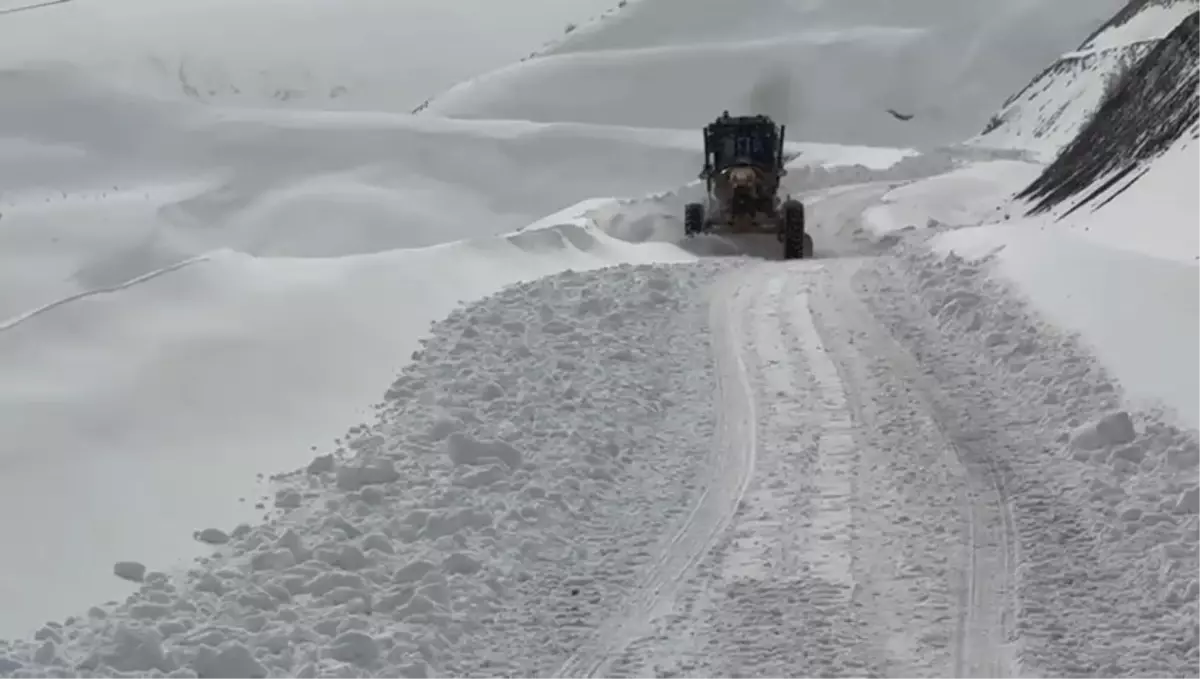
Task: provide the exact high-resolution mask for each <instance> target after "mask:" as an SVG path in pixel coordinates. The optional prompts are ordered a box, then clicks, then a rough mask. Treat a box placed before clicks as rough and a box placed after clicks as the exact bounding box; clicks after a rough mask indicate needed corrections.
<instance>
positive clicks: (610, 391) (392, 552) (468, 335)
mask: <svg viewBox="0 0 1200 679" xmlns="http://www.w3.org/2000/svg"><path fill="white" fill-rule="evenodd" d="M545 235H546V234H545V233H538V234H522V235H519V236H515V237H514V240H515V241H516V242H518V243H519V242H522V241H524V240H525V239H526V238H527V237H528V236H545ZM458 254H467V253H458ZM487 261H495V260H494V258H491V257H488V258H487ZM476 263H480V262H479V261H478V260H477V261H469V262H468V263H467V264H468V265H470V264H476ZM381 264H382V262H381ZM387 264H388V265H389V269H391V270H392V271H397V270H398V269H397V266H396V265H397V262H387ZM410 264H411V263H410ZM304 265H305V266H311V263H307V264H304ZM414 273H415V272H414ZM529 273H530V274H532V275H536V273H537V272H529ZM394 275H398V274H394ZM709 277H710V274H709V273H708V272H707V270H706V269H705V268H704V267H687V268H681V269H672V268H670V267H664V266H661V265H657V266H639V267H632V266H620V267H616V268H612V269H608V270H606V271H603V272H598V273H594V274H589V273H580V272H568V273H564V274H561V275H558V276H554V277H550V278H544V279H541V280H538V281H536V282H531V283H527V284H524V285H519V286H515V287H511V288H508V289H506V290H505V291H503V292H501V293H499V294H497V295H494V296H491V297H489V298H487V299H485V300H482V301H480V302H479V303H476V304H473V305H470V306H467V307H464V308H461V309H459V310H457V311H456V312H454V313H452V314H451V315H450V316H449V317H448V318H447V319H446V320H444V321H441V322H439V323H437V324H436V325H435V326H434V327H433V332H432V335H431V336H430V337H429V338H428V339H427V340H426V341H424V342H423V343H422V344H423V346H422V348H421V349H420V350H419V351H418V352H417V353H416V354H414V357H413V358H414V362H413V363H412V364H410V365H409V366H408V367H407V368H405V370H404V371H403V372H402V373H401V375H400V377H399V378H398V379H397V380H396V382H395V383H394V384H393V385H392V386H391V388H390V389H389V390H388V392H387V395H386V399H385V401H384V402H383V403H381V404H380V405H379V406H377V410H378V411H379V412H378V419H377V420H376V421H375V422H374V423H368V424H363V425H361V426H358V427H354V428H353V429H352V430H351V436H350V437H348V439H347V440H345V441H343V442H342V443H343V445H342V446H341V447H339V449H338V450H337V451H336V452H335V453H334V454H332V455H321V456H318V457H316V458H315V459H314V460H312V462H311V463H310V464H308V466H307V467H306V468H305V469H302V470H300V471H298V472H297V473H295V474H290V475H285V477H284V478H281V479H280V485H279V487H278V490H277V492H276V494H275V496H274V498H273V504H274V507H275V508H276V509H278V512H275V513H274V514H275V515H274V516H273V517H272V518H271V520H269V521H268V522H267V523H266V524H263V525H259V526H257V527H250V526H249V525H241V526H238V527H236V528H232V526H230V528H232V530H229V529H228V528H225V526H226V525H228V524H223V525H222V530H217V529H215V528H214V529H212V530H208V531H205V532H204V533H205V534H206V535H207V536H208V538H209V539H210V540H211V541H213V542H217V543H221V544H222V546H219V547H218V548H216V551H215V552H214V554H213V555H212V557H211V558H210V559H203V560H201V562H200V563H199V564H198V565H197V566H195V567H194V568H193V569H192V570H191V571H189V572H188V573H187V574H186V575H180V576H179V577H170V576H168V575H166V574H163V573H160V572H155V571H153V570H151V571H150V572H145V573H142V572H141V571H140V570H139V571H138V573H136V574H135V575H141V577H140V578H135V579H138V580H140V581H141V582H140V584H138V585H136V588H137V589H136V591H134V592H133V593H132V594H131V595H130V596H129V597H128V598H127V599H126V600H125V601H124V602H122V603H114V604H111V605H105V606H99V607H96V608H93V609H92V610H91V611H90V612H88V614H87V615H86V616H81V617H74V618H69V619H67V620H66V621H65V622H63V623H62V624H51V625H48V626H46V627H45V628H43V629H42V631H40V632H39V633H38V634H37V636H36V639H35V640H31V641H29V642H16V643H15V644H7V645H6V644H0V674H5V675H8V674H12V673H13V672H14V671H25V672H35V673H39V674H47V673H50V674H54V675H56V676H69V675H70V674H71V673H73V672H82V673H85V674H87V675H88V676H109V675H112V674H113V673H115V672H137V673H147V672H153V671H155V670H157V671H159V672H177V673H186V672H188V671H190V672H193V673H195V674H199V675H200V676H251V677H256V676H267V674H268V673H271V674H281V675H286V676H330V675H337V676H343V675H346V674H347V673H351V674H357V673H362V672H370V673H371V674H372V675H376V674H378V675H386V676H405V677H410V676H411V677H417V676H433V675H454V676H461V675H470V674H479V673H484V674H520V675H523V676H534V675H541V674H547V673H551V672H553V670H554V667H556V666H557V664H560V663H561V662H562V660H563V659H564V658H565V655H566V653H567V652H569V649H571V648H573V646H574V644H576V643H578V642H579V641H580V640H581V639H582V637H583V636H584V635H586V634H588V633H589V630H590V628H591V627H593V626H594V625H595V624H596V621H598V620H599V619H602V618H603V617H605V616H606V615H607V614H609V613H611V611H609V610H608V609H609V608H611V607H612V606H613V605H615V604H616V602H618V601H619V600H620V598H619V597H618V596H616V593H617V592H618V591H619V590H620V589H621V588H622V587H629V586H632V584H633V581H634V580H635V579H636V578H637V576H638V569H637V568H636V566H637V565H639V564H644V563H647V562H650V561H652V560H654V559H656V558H657V555H658V554H659V553H660V552H661V551H662V550H664V549H667V548H669V546H668V545H664V544H661V543H660V542H659V536H660V535H661V536H662V537H664V538H665V537H666V536H668V535H669V532H668V531H667V530H666V529H667V528H668V527H669V526H670V525H673V524H677V523H680V522H684V521H686V520H687V512H686V509H687V508H688V507H689V506H690V504H691V502H692V497H693V495H694V494H695V493H698V492H700V488H698V487H696V486H694V485H693V484H692V483H690V482H689V481H688V479H689V478H691V477H692V476H693V475H695V474H696V473H698V472H699V471H701V470H702V469H703V465H705V464H706V460H707V458H708V455H707V452H708V448H709V439H710V437H711V435H712V423H711V422H709V421H705V420H703V419H700V420H697V419H696V418H695V417H694V416H693V413H694V412H695V411H694V408H693V404H695V403H698V402H703V401H704V400H705V399H707V398H708V395H710V394H711V393H712V390H713V389H714V385H713V376H712V370H711V366H708V364H707V363H706V360H707V357H708V347H707V332H706V328H705V319H706V317H707V316H706V306H705V304H704V300H705V297H704V296H703V295H699V294H696V289H697V288H698V287H700V286H702V285H704V284H705V281H707V280H708V278H709ZM415 292H416V291H414V294H415ZM423 292H428V291H423ZM405 320H406V321H409V322H411V319H405ZM339 330H342V331H344V330H346V328H340V329H339ZM347 334H354V331H353V329H351V332H349V333H347ZM339 348H340V347H339ZM346 348H347V349H350V350H353V348H352V347H346ZM206 490H211V489H206ZM158 511H159V513H160V514H162V513H165V512H163V511H162V510H161V508H160V509H159V510H158ZM201 525H203V524H201ZM226 531H227V532H226ZM210 549H211V548H210ZM136 566H137V564H129V565H127V566H126V568H125V571H126V572H130V571H131V570H132V569H134V568H136ZM5 580H6V581H7V578H6V579H5ZM131 588H132V587H131Z"/></svg>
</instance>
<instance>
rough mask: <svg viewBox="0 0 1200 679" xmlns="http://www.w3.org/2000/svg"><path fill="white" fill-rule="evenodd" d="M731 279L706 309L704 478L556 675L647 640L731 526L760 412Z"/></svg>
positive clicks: (604, 665)
mask: <svg viewBox="0 0 1200 679" xmlns="http://www.w3.org/2000/svg"><path fill="white" fill-rule="evenodd" d="M734 280H735V279H732V278H730V279H726V280H725V281H723V284H722V285H718V294H717V297H716V299H715V301H714V303H713V304H712V306H711V307H710V317H709V320H710V327H711V328H712V329H713V345H714V352H715V354H716V359H717V384H718V389H717V404H716V407H717V441H716V442H715V444H714V446H713V448H712V449H711V450H710V453H709V464H710V470H711V473H710V476H709V484H708V486H707V487H706V488H705V489H704V491H703V492H701V494H700V496H699V498H698V499H697V502H696V504H695V505H694V506H693V508H692V511H691V512H690V513H689V514H688V516H687V517H686V519H684V521H683V522H682V523H681V525H680V526H679V528H678V529H677V530H676V531H675V533H674V534H673V536H672V537H671V539H670V540H669V541H668V543H667V545H666V547H665V549H664V551H663V553H662V554H661V555H660V557H659V559H658V560H657V561H656V562H655V564H654V565H653V566H652V567H651V568H650V569H649V571H648V572H647V574H646V576H645V578H644V579H643V581H642V582H641V584H640V585H639V586H638V587H637V589H636V590H635V591H634V592H633V593H632V594H631V595H630V596H629V597H628V598H627V600H626V603H625V605H624V606H623V607H622V608H621V609H620V612H619V613H618V614H616V615H614V616H612V617H611V618H609V619H608V620H607V621H606V622H604V623H603V624H602V625H601V626H600V628H599V629H598V630H597V631H596V634H595V635H594V637H593V640H592V641H591V642H590V643H587V644H585V645H584V646H583V647H582V648H581V649H580V650H578V651H576V652H575V653H573V654H572V655H571V656H570V657H569V658H568V659H567V660H566V661H565V662H564V663H563V664H562V666H561V667H560V668H559V670H558V672H557V673H556V675H555V676H560V677H571V676H586V677H591V676H595V675H601V676H608V675H610V674H612V672H611V668H612V665H613V663H614V662H615V661H616V660H618V659H619V657H620V655H621V654H622V653H623V652H624V651H625V650H626V649H627V648H628V647H629V646H630V644H632V643H634V642H635V641H636V640H638V639H639V638H644V637H645V636H646V635H647V633H649V632H650V631H651V629H652V625H653V621H654V620H655V619H656V618H659V617H661V616H663V615H665V614H666V613H668V612H669V611H670V609H671V608H672V607H673V605H674V600H675V597H676V595H677V594H678V591H679V589H680V587H681V585H682V584H684V583H685V582H686V580H687V576H688V574H689V572H690V571H691V570H692V568H693V567H694V566H695V565H696V563H697V562H698V561H699V560H700V558H701V557H703V556H704V555H705V554H706V553H707V552H708V550H709V548H710V547H711V546H712V544H713V542H714V541H715V540H716V538H717V536H718V535H720V534H721V532H722V531H723V530H724V529H725V528H726V527H727V526H728V525H729V522H730V520H731V519H732V517H733V514H734V512H735V511H736V509H737V507H738V504H739V502H740V501H741V499H742V496H743V495H744V494H745V492H746V487H747V485H748V483H749V481H750V479H751V477H752V476H753V474H754V464H755V457H756V454H757V434H756V432H755V423H756V422H757V415H756V412H755V401H754V398H753V392H752V390H751V387H750V378H749V375H748V370H747V367H746V362H745V358H744V356H743V355H742V352H741V351H739V350H738V347H740V346H742V345H744V340H743V338H742V337H741V333H742V332H743V331H744V324H743V323H741V322H739V319H740V318H741V316H743V315H744V314H745V307H746V304H747V303H748V302H747V296H746V295H745V294H744V292H745V290H744V289H743V288H741V287H735V288H733V289H732V290H730V291H728V292H726V291H725V290H724V288H725V287H726V286H729V285H732V284H733V283H734ZM722 293H723V294H722ZM749 299H750V300H751V301H752V300H753V297H752V296H750V297H749Z"/></svg>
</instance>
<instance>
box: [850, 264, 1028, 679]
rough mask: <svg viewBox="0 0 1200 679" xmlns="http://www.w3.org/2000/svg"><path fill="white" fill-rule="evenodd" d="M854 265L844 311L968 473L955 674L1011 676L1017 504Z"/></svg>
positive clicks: (1014, 662)
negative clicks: (862, 298) (884, 317)
mask: <svg viewBox="0 0 1200 679" xmlns="http://www.w3.org/2000/svg"><path fill="white" fill-rule="evenodd" d="M853 273H854V270H851V269H844V268H838V269H837V270H836V273H835V275H834V285H835V286H837V287H838V288H840V290H839V291H838V293H837V298H838V299H840V300H842V301H843V302H842V304H841V305H840V310H841V312H842V313H843V314H846V315H847V316H852V317H857V319H858V322H857V325H858V327H870V328H874V329H876V330H877V332H873V333H872V336H873V337H876V338H878V339H879V342H877V343H876V344H875V346H874V347H873V348H874V349H875V350H877V351H880V352H882V353H883V354H885V355H886V357H887V360H888V362H889V363H890V364H891V365H892V367H893V368H894V369H895V370H896V371H897V372H898V373H899V375H898V377H901V378H902V379H903V380H904V381H905V382H907V383H908V384H911V385H913V386H915V387H916V389H915V390H914V391H913V394H912V396H913V397H914V398H917V399H920V401H921V402H922V405H923V406H924V410H925V411H926V412H929V413H931V414H932V415H933V416H934V419H933V424H934V425H935V426H936V427H937V429H938V430H939V431H940V432H941V435H942V437H943V438H944V440H945V441H946V443H947V444H948V445H949V446H950V449H951V452H952V453H953V454H954V455H955V456H956V457H957V459H958V463H959V465H961V467H962V469H963V471H965V472H966V481H967V483H968V489H967V502H966V510H967V517H966V519H967V527H968V547H969V550H970V552H969V554H970V556H969V560H968V562H967V568H966V569H965V572H964V573H963V587H964V589H963V593H962V597H961V599H960V601H961V609H960V618H959V622H958V628H957V630H956V634H955V650H954V676H981V677H1006V676H1014V674H1015V672H1016V670H1017V669H1018V668H1017V667H1016V661H1015V659H1014V658H1013V657H1012V656H1013V654H1012V653H1011V652H1009V651H1011V649H1010V648H1009V642H1010V641H1011V640H1012V639H1013V636H1014V630H1013V629H1012V625H1013V623H1014V615H1015V611H1016V600H1015V595H1016V587H1015V567H1016V564H1017V559H1018V554H1017V552H1016V550H1017V539H1016V529H1015V524H1014V519H1013V516H1012V507H1011V504H1010V499H1009V496H1008V493H1007V490H1006V489H1005V487H1004V484H1003V483H1002V478H1003V477H1002V476H1001V474H1000V471H999V470H998V469H997V466H996V462H995V460H993V459H991V457H989V456H988V455H987V454H978V455H973V454H971V453H970V452H969V451H968V450H965V449H964V446H963V442H964V441H967V440H969V439H970V438H971V436H972V434H970V433H968V432H966V431H963V430H962V429H961V428H960V427H958V426H954V424H953V423H952V422H949V421H948V414H947V413H946V412H945V410H944V408H942V407H941V405H940V403H939V402H937V398H936V397H935V395H934V392H933V390H934V389H936V386H935V385H933V384H932V383H931V381H930V379H929V378H928V377H927V376H926V375H925V374H924V373H922V371H921V370H919V368H918V366H917V364H916V361H915V359H914V358H913V357H912V356H911V354H909V353H908V352H907V351H905V350H904V348H903V347H902V346H901V345H900V344H899V343H898V342H897V341H896V339H895V338H894V337H893V336H892V335H891V333H890V332H888V331H887V330H886V329H885V328H884V327H883V326H882V325H881V324H880V323H879V322H878V321H876V320H875V318H874V316H873V315H872V314H871V313H870V312H869V311H867V309H865V308H864V307H863V306H861V303H860V302H858V301H857V300H858V299H859V297H857V296H856V295H855V291H854V287H853V283H852V281H851V276H852V275H853Z"/></svg>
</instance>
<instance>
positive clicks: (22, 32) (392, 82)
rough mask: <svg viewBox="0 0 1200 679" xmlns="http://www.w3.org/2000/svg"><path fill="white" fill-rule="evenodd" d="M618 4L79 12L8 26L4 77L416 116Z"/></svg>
mask: <svg viewBox="0 0 1200 679" xmlns="http://www.w3.org/2000/svg"><path fill="white" fill-rule="evenodd" d="M11 4H14V5H15V4H17V3H11ZM20 4H34V3H32V2H30V3H20ZM614 4H616V0H570V1H569V2H563V1H562V0H518V1H517V2H505V3H503V4H498V3H495V2H491V1H489V0H415V1H414V0H407V1H406V2H403V3H396V2H389V1H387V0H359V1H357V2H354V3H351V4H346V3H343V2H335V1H332V0H300V1H299V2H297V1H295V0H266V1H264V2H255V3H253V4H247V3H244V2H238V1H237V0H204V1H196V0H165V1H161V2H154V1H150V0H105V2H86V1H84V0H79V1H75V2H68V3H65V4H62V5H55V6H51V7H45V8H41V9H34V10H29V11H25V12H20V13H17V14H12V15H9V16H6V17H5V19H4V22H3V23H2V24H0V70H9V69H25V68H28V67H31V66H50V67H53V68H55V69H66V70H69V71H73V72H78V73H82V74H84V75H85V76H86V77H88V78H96V79H102V80H104V81H106V82H109V83H111V84H116V85H119V86H121V87H125V88H131V89H133V90H136V91H138V92H142V93H145V94H149V95H152V96H166V97H170V98H172V99H184V100H191V101H199V102H204V103H212V104H232V105H247V106H267V107H286V108H334V109H371V110H384V111H397V112H400V111H404V112H407V111H409V110H411V109H412V108H413V107H414V106H416V105H417V104H418V103H420V102H421V100H422V99H424V98H426V97H428V96H429V95H431V94H434V93H435V92H438V91H440V90H442V89H445V88H446V87H449V86H451V85H453V84H454V83H455V82H458V81H459V80H462V79H463V78H467V77H470V76H473V75H475V74H477V73H480V72H482V71H485V70H490V69H492V68H496V67H498V66H500V65H502V64H505V63H508V62H510V61H513V60H515V59H517V58H519V57H521V56H523V55H525V54H526V53H527V52H529V50H530V49H531V48H534V47H536V46H538V45H541V44H543V43H545V42H546V41H548V40H550V39H551V38H554V37H556V36H559V35H561V34H562V32H563V30H564V27H565V26H566V25H568V24H570V23H579V22H580V21H581V20H582V19H585V18H587V17H589V16H592V15H594V14H596V13H597V12H599V11H601V10H604V9H608V8H610V7H611V6H612V5H614ZM498 25H501V26H503V30H496V27H497V26H498ZM417 64H419V65H420V66H419V67H417V66H416V65H417Z"/></svg>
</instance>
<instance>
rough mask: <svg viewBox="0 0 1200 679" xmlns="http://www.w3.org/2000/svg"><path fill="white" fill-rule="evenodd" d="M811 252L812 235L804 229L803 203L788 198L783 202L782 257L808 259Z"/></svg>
mask: <svg viewBox="0 0 1200 679" xmlns="http://www.w3.org/2000/svg"><path fill="white" fill-rule="evenodd" d="M812 254H813V241H812V236H809V235H808V233H806V232H805V229H804V204H803V203H801V202H800V201H797V200H789V201H787V202H785V203H784V204H783V258H784V259H808V258H810V257H812Z"/></svg>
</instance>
